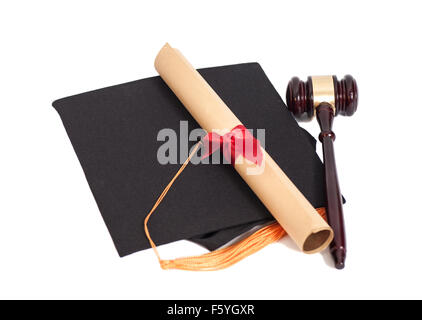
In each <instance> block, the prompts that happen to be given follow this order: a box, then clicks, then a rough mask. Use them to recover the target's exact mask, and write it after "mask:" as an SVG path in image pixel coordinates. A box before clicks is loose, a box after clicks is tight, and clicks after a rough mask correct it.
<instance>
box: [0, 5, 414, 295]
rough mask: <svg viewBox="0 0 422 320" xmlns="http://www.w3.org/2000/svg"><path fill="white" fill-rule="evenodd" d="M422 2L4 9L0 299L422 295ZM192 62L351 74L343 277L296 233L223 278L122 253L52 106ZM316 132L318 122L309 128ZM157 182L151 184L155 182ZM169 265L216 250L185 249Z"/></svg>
mask: <svg viewBox="0 0 422 320" xmlns="http://www.w3.org/2000/svg"><path fill="white" fill-rule="evenodd" d="M421 9H422V8H421V5H420V1H394V2H393V1H255V2H252V1H217V0H214V1H182V0H178V1H149V2H147V1H114V2H112V1H104V0H101V1H76V0H73V1H66V2H64V1H18V0H17V1H7V2H6V1H4V2H2V3H1V4H0V36H1V37H0V108H1V113H0V137H1V138H0V298H142V299H159V298H161V299H164V298H194V299H202V298H210V299H212V298H219V299H225V298H232V299H242V298H249V299H255V298H256V299H261V298H266V299H286V298H287V299H290V298H321V299H325V298H422V294H421V287H422V279H421V276H422V274H421V272H422V257H421V239H422V238H421V226H422V210H421V209H420V208H421V203H420V201H421V198H422V195H421V187H420V185H421V182H422V180H421V179H422V175H421V166H422V161H421V160H422V159H421V154H420V150H421V139H422V138H421V129H420V127H421V125H422V122H421V114H422V105H421V98H420V97H421V91H422V82H421V79H422V78H421V73H422V68H421V59H422V50H421V41H420V39H421V31H422V19H421V16H420V14H421ZM167 41H168V42H169V43H170V44H171V45H172V46H174V47H177V48H179V49H180V50H181V51H182V52H183V53H184V55H185V56H186V57H187V58H188V59H189V60H190V61H191V62H192V64H193V65H194V66H195V67H198V68H200V67H211V66H219V65H227V64H234V63H241V62H253V61H257V62H259V63H260V64H261V66H262V67H263V68H264V70H265V72H266V73H267V75H268V77H269V78H270V80H271V81H272V83H273V84H274V86H275V88H276V89H277V90H278V91H279V93H280V94H281V95H282V96H283V97H284V93H285V88H286V85H287V82H288V81H289V79H290V78H291V77H292V76H295V75H297V76H300V77H301V78H306V76H308V75H315V74H337V75H338V76H339V77H343V75H344V74H346V73H350V74H352V75H353V76H354V77H355V78H356V79H357V81H358V86H359V89H360V92H359V93H360V100H359V106H358V111H357V113H356V114H355V115H354V116H353V117H349V118H341V117H337V118H336V119H335V127H334V129H335V132H336V134H337V140H336V143H335V144H336V153H337V162H338V171H339V177H340V182H341V188H342V192H343V193H344V194H345V195H346V197H347V200H348V203H347V205H346V206H345V208H344V210H345V215H346V223H347V233H348V247H349V253H348V259H347V266H346V269H345V270H343V271H338V270H336V269H334V268H333V267H332V266H331V262H330V258H329V257H328V256H327V255H326V254H325V255H324V254H323V255H321V254H316V255H311V256H309V255H304V254H302V253H300V252H299V251H296V250H295V249H293V248H292V245H289V241H290V240H289V239H284V240H283V241H281V242H280V243H276V244H273V245H270V246H268V247H266V248H264V249H263V250H262V251H260V252H258V253H256V254H255V255H253V256H251V257H249V258H247V259H246V260H244V261H242V262H240V263H238V264H237V265H235V266H233V267H231V268H229V269H226V270H223V271H219V272H207V273H204V272H197V273H195V272H184V271H162V270H161V269H160V268H159V266H158V264H157V261H156V258H155V256H154V254H153V252H152V251H151V250H147V251H144V252H140V253H136V254H133V255H131V256H129V257H126V258H123V259H120V258H119V257H118V255H117V252H116V251H115V249H114V246H113V243H112V241H111V238H110V236H109V234H108V231H107V229H106V227H105V225H104V223H103V220H102V218H101V215H100V213H99V211H98V209H97V206H96V203H95V201H94V198H93V196H92V194H91V192H90V189H89V187H88V184H87V183H86V180H85V177H84V174H83V172H82V169H81V167H80V165H79V162H78V159H77V157H76V155H75V153H74V151H73V149H72V147H71V144H70V141H69V139H68V137H67V135H66V132H65V130H64V128H63V125H62V123H61V120H60V118H59V116H58V114H57V113H56V111H55V110H54V109H53V108H52V107H51V102H52V101H53V100H54V99H57V98H61V97H64V96H68V95H72V94H76V93H80V92H84V91H88V90H92V89H97V88H101V87H104V86H109V85H114V84H118V83H122V82H127V81H131V80H136V79H140V78H145V77H150V76H154V75H156V72H155V70H154V67H153V61H154V57H155V55H156V54H157V52H158V51H159V49H160V48H161V46H162V45H163V44H164V43H165V42H167ZM306 128H307V129H309V130H310V131H311V132H312V133H313V134H314V135H316V134H317V133H318V127H317V124H316V122H313V123H310V124H307V125H306ZM145 183H148V181H145ZM160 250H161V253H162V255H163V256H164V257H166V258H172V257H180V256H186V255H191V254H198V253H202V252H205V250H203V249H202V248H200V247H198V246H196V245H195V244H192V243H189V242H186V241H181V242H178V243H174V244H170V245H166V246H163V247H161V248H160Z"/></svg>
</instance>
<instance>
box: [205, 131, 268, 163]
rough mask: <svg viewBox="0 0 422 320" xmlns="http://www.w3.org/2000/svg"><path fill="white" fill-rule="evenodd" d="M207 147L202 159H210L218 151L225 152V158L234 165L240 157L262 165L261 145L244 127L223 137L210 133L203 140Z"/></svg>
mask: <svg viewBox="0 0 422 320" xmlns="http://www.w3.org/2000/svg"><path fill="white" fill-rule="evenodd" d="M202 141H203V143H204V146H205V154H204V155H203V157H202V159H205V158H208V157H209V156H211V155H212V154H213V153H214V152H216V151H217V150H218V149H222V150H223V156H224V158H225V159H226V160H227V161H231V162H230V163H231V164H232V165H234V163H235V161H236V159H237V157H238V156H240V155H242V156H243V157H244V158H245V159H247V160H249V161H251V162H253V163H255V164H258V165H260V164H261V163H262V159H263V153H262V149H261V144H260V143H259V141H258V140H257V139H255V137H254V136H253V135H252V134H251V133H250V132H249V130H248V129H246V128H245V127H244V126H243V125H241V124H240V125H238V126H236V127H234V128H233V129H232V130H231V131H230V132H228V133H226V134H225V135H223V136H220V135H219V134H217V133H215V132H209V133H208V134H207V135H206V136H205V137H204V138H203V139H202Z"/></svg>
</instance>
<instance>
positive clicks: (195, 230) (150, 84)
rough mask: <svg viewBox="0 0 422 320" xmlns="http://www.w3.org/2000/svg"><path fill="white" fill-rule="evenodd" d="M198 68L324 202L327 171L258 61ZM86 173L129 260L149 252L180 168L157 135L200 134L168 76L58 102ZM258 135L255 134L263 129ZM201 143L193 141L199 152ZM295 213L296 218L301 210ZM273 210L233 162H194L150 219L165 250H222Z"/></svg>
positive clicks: (310, 194)
mask: <svg viewBox="0 0 422 320" xmlns="http://www.w3.org/2000/svg"><path fill="white" fill-rule="evenodd" d="M199 72H200V73H201V74H202V76H203V77H204V78H205V79H206V80H207V81H208V83H209V84H210V85H211V86H212V87H213V88H214V90H215V91H216V92H217V94H219V95H220V97H221V98H222V99H223V100H224V101H225V102H226V104H227V105H228V106H229V107H230V108H231V109H232V110H233V112H234V113H235V114H236V116H237V117H238V118H239V119H240V120H241V121H242V122H243V124H244V125H245V126H246V127H247V128H251V129H256V128H265V129H266V132H265V148H266V150H267V151H268V153H269V154H270V155H271V156H272V157H273V159H274V160H275V161H276V162H277V163H278V164H279V165H280V167H281V168H282V169H283V170H284V172H285V173H286V174H287V175H288V176H289V177H290V179H291V180H292V181H293V182H294V183H295V184H296V186H297V187H298V188H299V190H300V191H301V192H302V193H303V194H304V195H305V196H306V198H307V199H308V200H309V201H310V202H311V203H312V205H313V206H314V207H322V206H324V204H325V191H324V190H325V188H324V172H323V165H322V163H321V161H320V159H319V158H318V156H317V154H316V152H315V149H314V144H315V140H314V139H313V138H311V137H310V136H309V135H308V134H307V133H306V132H305V131H303V130H302V129H301V128H300V127H299V126H298V124H297V123H296V121H295V120H294V119H293V117H292V116H291V115H290V113H289V112H288V110H287V108H286V106H285V104H284V103H283V101H282V99H281V98H280V96H279V95H278V93H277V92H276V90H275V89H274V87H273V86H272V84H271V83H270V81H269V80H268V78H267V77H266V75H265V73H264V72H263V70H262V69H261V67H260V66H259V64H257V63H248V64H239V65H231V66H224V67H215V68H206V69H201V70H199ZM53 106H54V107H55V108H56V110H57V111H58V113H59V114H60V117H61V119H62V121H63V124H64V126H65V128H66V131H67V134H68V135H69V138H70V140H71V142H72V145H73V147H74V149H75V152H76V154H77V156H78V159H79V161H80V163H81V165H82V167H83V170H84V172H85V175H86V178H87V180H88V183H89V186H90V188H91V190H92V193H93V195H94V197H95V199H96V202H97V204H98V207H99V210H100V212H101V214H102V216H103V218H104V221H105V223H106V225H107V227H108V230H109V232H110V234H111V236H112V238H113V241H114V244H115V246H116V248H117V251H118V253H119V255H120V256H125V255H128V254H131V253H133V252H136V251H139V250H143V249H146V248H149V247H150V245H149V243H148V241H147V238H146V236H145V233H144V229H143V222H144V218H145V216H146V215H147V213H148V212H149V210H150V209H151V207H152V206H153V204H154V203H155V201H156V199H157V197H158V196H159V195H160V193H161V192H162V190H163V188H164V187H165V186H166V185H167V183H168V182H169V180H170V179H171V178H172V177H173V176H174V174H175V173H176V171H177V170H178V169H179V167H180V165H161V164H159V163H158V161H157V149H158V148H159V147H160V146H161V145H162V144H163V142H161V141H157V133H158V132H159V130H161V129H163V128H173V129H174V130H176V132H179V122H180V121H181V120H187V121H188V122H189V129H190V130H191V129H194V128H197V127H198V125H197V123H196V122H195V121H194V120H193V119H192V117H191V116H190V115H189V113H188V112H187V111H186V109H185V108H184V107H183V105H182V104H181V103H180V102H179V100H178V99H177V97H176V96H175V95H174V94H173V93H172V92H171V90H170V89H169V88H168V87H167V86H166V84H165V83H164V82H163V81H162V80H161V78H160V77H153V78H148V79H143V80H138V81H133V82H129V83H125V84H120V85H117V86H113V87H108V88H104V89H100V90H95V91H91V92H87V93H83V94H79V95H75V96H71V97H67V98H63V99H59V100H57V101H55V102H54V103H53ZM254 133H255V132H254ZM193 144H194V142H190V145H189V147H191V146H192V145H193ZM292 214H294V213H292ZM269 220H272V217H271V215H270V213H269V212H268V211H267V210H266V208H265V207H264V206H263V205H262V203H261V202H260V201H259V199H258V198H257V197H256V196H255V195H254V193H253V192H252V191H251V190H250V189H249V187H248V186H247V185H246V183H245V182H244V181H243V180H242V178H241V177H240V176H239V175H238V174H237V173H236V171H235V170H234V169H233V168H232V167H231V165H224V164H220V165H205V164H200V165H193V164H190V165H188V166H187V168H186V169H185V171H184V172H183V173H182V175H181V176H180V177H179V179H178V180H177V181H176V182H175V184H174V185H173V188H172V189H171V190H170V192H169V193H168V194H167V196H166V198H165V199H164V201H163V202H162V203H161V205H160V207H159V208H158V209H157V210H156V212H155V213H154V215H153V216H152V217H151V220H150V223H149V229H150V233H151V236H152V237H153V239H154V241H155V242H156V244H157V245H160V244H165V243H169V242H173V241H176V240H181V239H191V240H192V241H194V242H196V243H198V244H201V245H203V246H205V247H207V248H208V249H210V250H213V249H216V248H217V247H220V246H221V245H223V244H225V243H226V242H227V241H230V240H231V239H233V238H234V237H236V236H238V235H239V234H241V233H242V232H244V231H246V230H248V229H250V228H251V227H252V226H254V225H258V224H262V223H264V222H266V221H269Z"/></svg>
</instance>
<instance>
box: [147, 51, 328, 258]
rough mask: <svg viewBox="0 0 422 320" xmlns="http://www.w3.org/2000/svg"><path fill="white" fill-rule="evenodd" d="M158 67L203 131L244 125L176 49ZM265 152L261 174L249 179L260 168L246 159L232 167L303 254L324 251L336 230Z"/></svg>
mask: <svg viewBox="0 0 422 320" xmlns="http://www.w3.org/2000/svg"><path fill="white" fill-rule="evenodd" d="M154 65H155V69H156V70H157V71H158V73H159V74H160V76H161V78H162V79H163V80H164V81H165V82H166V84H167V85H168V86H169V87H170V89H171V90H172V91H173V92H174V94H175V95H176V96H177V97H178V98H179V100H180V101H181V102H182V103H183V105H184V106H185V107H186V109H187V110H188V111H189V112H190V114H191V115H192V116H193V117H194V118H195V120H196V121H197V122H198V123H199V125H200V126H201V127H202V128H203V129H204V130H206V131H207V132H211V131H213V130H214V131H217V132H227V131H230V130H231V129H233V128H234V127H236V126H237V125H240V124H241V122H240V120H239V119H238V118H237V117H236V116H235V115H234V114H233V113H232V111H231V110H230V109H229V108H228V107H227V105H226V104H225V103H224V102H223V100H221V98H220V97H219V96H218V95H217V94H216V93H215V91H214V90H213V89H212V88H211V87H210V85H209V84H208V83H207V82H206V81H205V79H204V78H202V76H201V75H200V74H199V73H198V72H197V71H196V70H195V69H194V68H193V67H192V65H191V64H190V63H189V62H188V61H187V60H186V58H185V57H184V56H183V55H182V54H181V53H180V52H179V51H178V50H177V49H174V48H172V47H171V46H170V45H169V44H166V45H165V46H164V47H163V48H162V49H161V50H160V52H159V53H158V55H157V58H156V59H155V64H154ZM258 107H259V106H257V108H258ZM257 110H258V109H257ZM262 151H263V154H264V156H263V162H262V163H261V166H264V167H263V170H260V171H259V172H260V173H259V174H248V172H251V171H250V169H251V167H252V168H253V167H256V166H258V165H256V164H254V163H252V162H250V161H248V160H246V159H241V160H243V161H236V163H235V164H234V168H235V169H236V171H237V172H238V173H239V174H240V176H241V177H242V178H243V179H244V180H245V182H246V183H247V184H248V185H249V187H250V188H251V189H252V190H253V191H254V192H255V194H256V195H257V196H258V198H259V199H260V200H261V201H262V203H263V204H264V205H265V206H266V208H267V209H268V211H270V212H271V214H272V215H273V216H274V218H275V219H276V220H277V221H278V223H279V224H280V225H281V226H282V227H283V228H284V230H285V231H286V232H287V234H288V235H289V236H290V237H291V238H292V239H293V240H294V242H295V243H296V244H297V245H298V247H299V248H300V249H301V250H302V251H303V252H305V253H315V252H319V251H321V250H323V249H325V248H326V247H327V246H328V245H329V243H330V242H331V240H332V238H333V231H332V229H331V228H330V226H329V225H328V224H327V223H326V222H325V221H324V219H322V218H321V216H320V215H319V214H318V212H317V211H316V210H315V209H314V207H313V206H312V205H311V204H310V203H309V202H308V200H307V199H306V198H305V197H304V196H303V194H302V193H301V192H300V191H299V190H298V189H297V188H296V186H295V185H294V184H293V183H292V182H291V181H290V179H289V178H288V177H287V176H286V174H285V173H284V172H283V171H282V170H281V169H280V167H279V166H278V165H277V164H276V163H275V161H274V160H273V159H272V158H271V157H270V156H269V155H268V153H266V152H265V150H264V149H262ZM240 157H242V156H239V158H240ZM248 169H249V170H248ZM257 169H261V168H257Z"/></svg>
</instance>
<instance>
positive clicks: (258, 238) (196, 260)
mask: <svg viewBox="0 0 422 320" xmlns="http://www.w3.org/2000/svg"><path fill="white" fill-rule="evenodd" d="M201 144H202V141H200V142H198V143H197V144H196V145H195V147H194V148H193V149H192V151H191V153H190V154H189V156H188V158H187V159H186V161H185V162H184V163H183V165H182V166H181V167H180V169H179V170H178V171H177V173H176V174H175V175H174V177H173V178H172V179H171V180H170V182H169V184H168V185H167V186H166V187H165V188H164V190H163V192H162V193H161V195H160V197H159V198H158V199H157V201H156V202H155V204H154V206H153V207H152V209H151V210H150V212H149V213H148V215H147V216H146V218H145V220H144V230H145V234H146V236H147V238H148V240H149V243H150V244H151V247H152V249H153V250H154V252H155V255H156V256H157V258H158V261H159V262H160V266H161V268H162V269H164V270H168V269H179V270H189V271H215V270H221V269H225V268H228V267H230V266H232V265H233V264H235V263H237V262H239V261H240V260H243V259H244V258H246V257H248V256H250V255H251V254H253V253H255V252H257V251H259V250H261V249H262V248H264V247H265V246H267V245H269V244H270V243H273V242H276V241H278V240H280V239H281V238H283V237H284V236H285V235H286V231H285V230H284V229H283V228H282V227H281V226H280V224H278V223H277V222H273V223H272V224H270V225H268V226H265V227H263V228H261V229H259V230H258V231H256V232H254V233H253V234H252V235H250V236H249V237H247V238H245V239H243V240H241V241H239V242H237V243H235V244H232V245H230V246H228V247H225V248H221V249H218V250H215V251H212V252H209V253H206V254H203V255H200V256H192V257H184V258H177V259H172V260H162V259H161V257H160V254H159V253H158V250H157V246H156V245H155V243H154V241H153V240H152V238H151V235H150V233H149V230H148V221H149V219H150V217H151V215H152V214H153V213H154V211H155V210H156V209H157V207H158V206H159V205H160V203H161V201H163V199H164V197H165V196H166V194H167V192H168V191H169V190H170V188H171V186H172V185H173V183H174V182H175V181H176V179H177V178H178V177H179V175H180V174H181V173H182V172H183V170H184V169H185V168H186V166H187V165H188V164H189V162H190V160H191V159H192V157H193V155H194V154H195V153H196V151H197V150H198V148H199V147H200V146H201ZM316 210H317V211H318V213H319V214H320V215H321V216H322V217H323V218H324V219H326V215H325V208H318V209H316Z"/></svg>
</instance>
